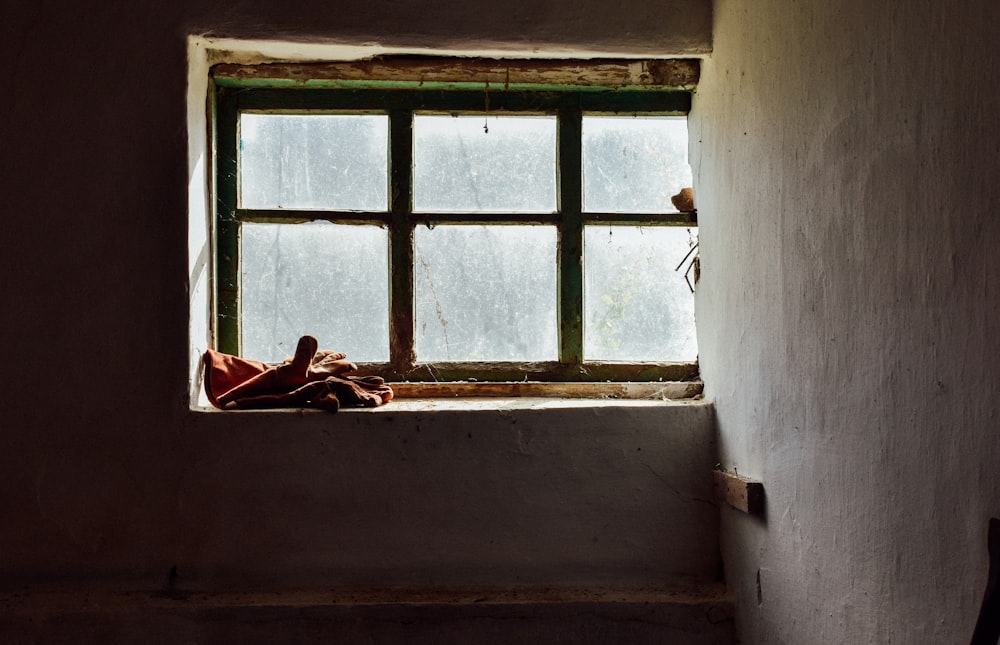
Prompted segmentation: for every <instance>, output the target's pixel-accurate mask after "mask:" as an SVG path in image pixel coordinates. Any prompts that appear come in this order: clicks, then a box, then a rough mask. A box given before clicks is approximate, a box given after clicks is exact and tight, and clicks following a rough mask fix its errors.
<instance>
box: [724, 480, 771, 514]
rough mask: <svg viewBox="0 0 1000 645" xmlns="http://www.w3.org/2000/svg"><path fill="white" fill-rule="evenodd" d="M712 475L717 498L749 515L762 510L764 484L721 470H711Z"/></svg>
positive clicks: (760, 512) (759, 512)
mask: <svg viewBox="0 0 1000 645" xmlns="http://www.w3.org/2000/svg"><path fill="white" fill-rule="evenodd" d="M712 477H713V482H714V486H715V497H716V499H717V500H719V501H720V502H725V503H726V504H729V505H730V506H732V507H733V508H735V509H737V510H740V511H743V512H744V513H749V514H751V515H760V514H762V513H763V512H764V484H762V483H761V482H758V481H754V480H752V479H747V478H746V477H740V476H739V475H736V474H734V473H727V472H725V471H722V470H715V471H713V472H712Z"/></svg>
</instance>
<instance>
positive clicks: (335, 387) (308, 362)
mask: <svg viewBox="0 0 1000 645" xmlns="http://www.w3.org/2000/svg"><path fill="white" fill-rule="evenodd" d="M318 346H319V343H318V342H317V340H316V339H315V338H313V337H312V336H303V337H302V338H300V339H299V343H298V346H297V347H296V349H295V356H293V357H292V358H290V359H288V360H286V361H285V362H284V363H282V364H281V365H267V364H265V363H261V362H260V361H252V360H248V359H245V358H240V357H239V356H232V355H231V354H223V353H222V352H217V351H215V350H212V349H210V350H208V351H206V352H205V356H204V357H203V363H204V369H205V393H206V394H207V395H208V400H209V401H211V402H212V405H214V406H215V407H217V408H220V409H224V410H230V409H251V408H286V407H307V406H308V407H316V408H322V409H324V410H329V411H330V412H336V411H337V410H338V409H340V407H341V406H352V407H357V406H360V407H375V406H377V405H382V404H383V403H388V402H389V401H390V400H392V396H393V392H392V388H391V387H389V386H388V385H386V384H385V381H384V380H383V379H382V378H381V377H378V376H363V377H362V376H347V372H353V371H355V370H356V369H357V367H356V366H355V365H354V363H351V362H350V361H348V360H346V357H345V355H344V354H343V353H341V352H331V351H327V350H323V351H317V347H318Z"/></svg>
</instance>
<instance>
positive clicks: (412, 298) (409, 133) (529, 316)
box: [212, 58, 697, 381]
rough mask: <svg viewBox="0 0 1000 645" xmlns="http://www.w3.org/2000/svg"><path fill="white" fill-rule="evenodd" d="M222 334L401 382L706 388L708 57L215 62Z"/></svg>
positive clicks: (264, 352) (275, 352)
mask: <svg viewBox="0 0 1000 645" xmlns="http://www.w3.org/2000/svg"><path fill="white" fill-rule="evenodd" d="M212 81H213V85H214V102H213V114H214V119H213V135H214V138H213V141H214V158H215V164H216V166H215V171H216V176H215V180H216V184H215V186H216V213H215V230H214V233H215V243H216V250H217V253H216V280H215V307H216V315H215V340H216V344H217V347H218V349H219V350H220V351H224V352H227V353H232V354H240V355H243V356H246V357H248V358H254V359H257V360H264V361H280V360H282V359H283V358H285V357H286V356H288V355H289V354H290V353H291V352H292V350H293V349H294V346H295V342H296V341H297V339H298V337H299V336H300V335H302V334H306V333H309V334H312V335H315V336H316V337H317V338H319V340H320V344H321V345H322V346H323V347H326V348H329V349H335V350H339V351H344V352H346V353H347V354H348V358H349V359H351V360H353V361H355V362H356V363H358V364H359V367H360V368H361V371H362V372H364V373H377V374H381V375H383V376H385V377H386V378H387V379H389V380H392V381H457V380H478V381H525V380H527V381H606V380H613V381H657V380H664V381H677V380H690V379H693V378H696V377H697V350H696V347H695V344H694V314H693V295H692V294H691V292H690V288H689V286H688V283H687V281H686V280H685V276H684V269H683V268H682V269H681V270H679V271H678V270H676V266H677V265H678V263H680V262H681V261H682V260H683V259H684V258H685V256H687V255H688V252H689V251H690V250H691V248H692V247H693V246H694V245H695V244H696V241H697V214H696V212H694V211H686V212H679V211H677V210H676V209H674V208H673V206H672V204H671V202H670V196H671V195H673V194H676V193H677V192H679V191H680V189H681V188H684V187H686V186H689V185H690V181H691V177H690V169H689V167H688V166H687V124H686V115H687V113H688V111H689V109H690V104H691V94H690V90H691V89H692V88H693V86H694V83H695V82H696V81H697V61H603V62H593V61H576V62H574V61H519V62H502V61H483V60H469V61H443V60H440V61H439V60H434V59H413V58H403V59H398V60H393V59H379V60H374V61H358V62H352V63H329V64H315V65H298V64H296V65H293V64H284V63H273V64H261V65H243V66H238V65H228V64H226V65H217V66H216V67H215V68H213V78H212Z"/></svg>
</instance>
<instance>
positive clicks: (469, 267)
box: [414, 226, 558, 362]
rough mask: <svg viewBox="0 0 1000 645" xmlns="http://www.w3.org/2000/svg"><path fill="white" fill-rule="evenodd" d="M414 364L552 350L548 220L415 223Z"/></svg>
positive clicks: (521, 357) (547, 356)
mask: <svg viewBox="0 0 1000 645" xmlns="http://www.w3.org/2000/svg"><path fill="white" fill-rule="evenodd" d="M415 242H416V266H415V268H414V270H415V272H416V279H415V282H416V284H415V288H416V352H417V360H419V361H420V362H433V361H529V360H532V361H541V360H555V359H556V358H557V356H558V348H557V347H558V346H557V342H558V341H557V338H556V231H555V228H554V227H549V226H437V227H435V228H433V229H428V228H427V227H424V226H420V227H418V228H417V230H416V231H415Z"/></svg>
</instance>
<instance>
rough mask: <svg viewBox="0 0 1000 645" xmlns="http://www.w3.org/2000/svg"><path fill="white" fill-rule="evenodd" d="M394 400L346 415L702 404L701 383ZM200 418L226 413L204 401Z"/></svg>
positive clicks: (435, 391)
mask: <svg viewBox="0 0 1000 645" xmlns="http://www.w3.org/2000/svg"><path fill="white" fill-rule="evenodd" d="M390 385H391V386H392V388H393V391H394V392H395V398H393V400H392V401H391V402H389V403H388V404H386V405H383V406H380V407H377V408H344V409H342V410H341V411H342V412H374V413H392V412H414V411H420V412H424V411H430V410H469V411H471V410H552V409H567V408H599V407H650V406H663V405H686V404H693V403H700V402H701V400H702V397H701V393H702V382H701V381H684V382H679V381H671V382H662V383H624V382H605V383H537V382H518V383H474V382H449V383H391V384H390ZM194 410H195V411H196V412H208V413H212V412H221V410H218V409H216V408H213V407H211V406H210V405H208V402H207V401H204V400H203V401H199V404H198V405H197V406H196V407H195V408H194ZM232 412H236V413H248V412H249V413H257V414H259V413H261V412H268V413H286V414H287V413H295V414H298V413H303V412H321V411H320V410H312V409H309V408H276V409H266V410H234V411H232Z"/></svg>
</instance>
